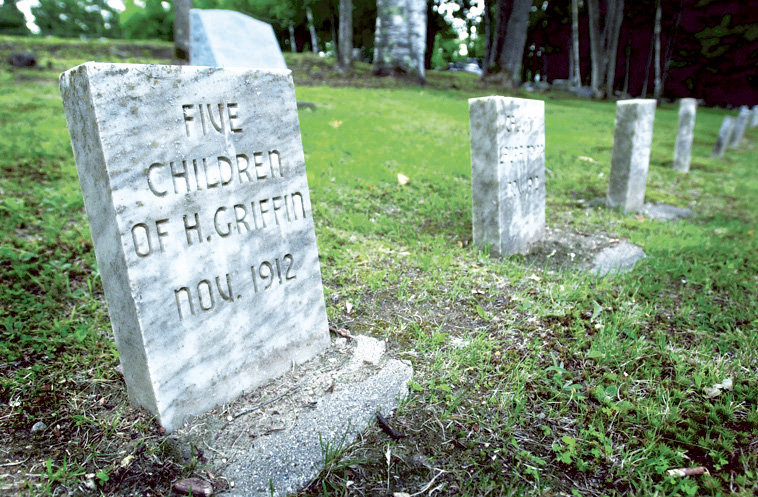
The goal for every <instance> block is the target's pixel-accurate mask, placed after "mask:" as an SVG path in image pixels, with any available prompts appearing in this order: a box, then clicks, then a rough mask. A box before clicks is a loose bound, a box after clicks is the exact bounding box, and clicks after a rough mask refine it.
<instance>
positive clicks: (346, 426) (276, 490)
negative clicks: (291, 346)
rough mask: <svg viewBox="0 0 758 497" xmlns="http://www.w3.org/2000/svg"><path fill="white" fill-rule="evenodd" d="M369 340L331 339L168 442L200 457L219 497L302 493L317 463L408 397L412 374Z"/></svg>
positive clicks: (319, 467) (320, 465)
mask: <svg viewBox="0 0 758 497" xmlns="http://www.w3.org/2000/svg"><path fill="white" fill-rule="evenodd" d="M384 349H385V344H384V342H381V341H379V340H376V339H374V338H370V337H365V336H357V337H355V338H354V339H352V340H347V339H345V338H341V337H333V338H332V344H331V346H330V347H329V348H328V349H327V351H326V352H325V353H323V354H322V355H321V356H319V357H317V358H316V359H314V360H312V361H310V362H308V363H306V364H304V365H302V366H298V367H297V368H295V369H293V370H292V371H291V372H290V373H288V374H287V375H285V376H284V377H282V378H279V379H278V380H276V381H274V382H271V383H270V384H267V385H265V386H263V387H261V388H259V389H257V390H256V391H254V392H251V393H250V394H248V395H245V396H243V397H242V398H240V399H238V400H237V401H235V402H234V403H232V404H228V405H225V406H222V407H221V408H219V409H217V410H215V411H214V412H211V413H207V414H205V415H203V416H198V417H197V418H195V419H193V420H191V421H190V422H188V423H186V424H185V425H184V426H182V427H181V428H179V429H177V430H176V432H175V433H173V434H172V435H171V439H172V443H173V446H174V448H175V449H176V450H178V451H180V452H182V453H190V454H191V453H192V451H193V450H194V451H197V449H198V448H199V449H203V454H204V457H205V458H207V459H208V461H207V464H209V466H210V467H209V470H208V471H210V473H211V474H213V475H215V476H216V477H217V478H218V477H219V476H221V477H223V478H224V479H226V482H227V484H228V486H226V489H225V492H224V495H227V496H239V497H242V496H245V497H250V496H271V495H274V496H279V495H288V494H291V493H294V492H297V491H299V490H300V489H302V488H303V487H305V486H307V485H308V484H309V483H310V482H311V481H312V480H313V478H315V477H316V476H317V475H318V474H319V472H320V471H321V470H322V469H323V467H324V462H325V459H328V458H329V457H331V456H332V455H333V454H335V453H337V451H339V450H340V449H341V448H343V447H345V446H347V445H349V444H350V443H352V442H353V441H354V440H355V438H356V436H357V435H358V433H359V432H360V431H362V430H363V429H365V428H366V426H368V424H369V423H375V422H376V418H375V412H376V411H381V412H382V414H383V415H385V416H389V415H391V413H392V412H393V411H394V410H395V409H396V408H397V407H398V405H399V403H400V401H401V400H402V398H404V397H405V396H406V395H407V393H408V382H409V381H410V380H411V378H412V376H413V369H412V368H411V366H410V365H409V364H408V363H406V362H404V361H399V360H395V359H388V358H387V357H386V355H385V354H384Z"/></svg>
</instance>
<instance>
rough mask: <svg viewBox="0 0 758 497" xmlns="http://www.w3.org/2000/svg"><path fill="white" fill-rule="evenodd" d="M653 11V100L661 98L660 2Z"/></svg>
mask: <svg viewBox="0 0 758 497" xmlns="http://www.w3.org/2000/svg"><path fill="white" fill-rule="evenodd" d="M656 4H657V6H656V9H655V27H654V28H653V36H654V37H655V80H654V81H653V98H654V99H656V100H658V99H659V98H661V0H658V1H657V2H656Z"/></svg>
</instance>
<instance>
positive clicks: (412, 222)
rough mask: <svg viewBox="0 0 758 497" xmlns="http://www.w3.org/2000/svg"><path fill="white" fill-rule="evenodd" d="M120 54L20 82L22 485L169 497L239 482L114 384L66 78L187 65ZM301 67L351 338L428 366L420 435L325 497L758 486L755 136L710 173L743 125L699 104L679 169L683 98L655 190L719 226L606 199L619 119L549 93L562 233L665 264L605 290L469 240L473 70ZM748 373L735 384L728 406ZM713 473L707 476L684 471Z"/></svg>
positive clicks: (1, 328) (324, 482) (657, 160)
mask: <svg viewBox="0 0 758 497" xmlns="http://www.w3.org/2000/svg"><path fill="white" fill-rule="evenodd" d="M16 43H18V39H14V38H8V37H5V38H0V49H1V50H10V49H13V47H14V46H16V45H15V44H16ZM24 43H31V42H28V41H24ZM8 47H10V48H8ZM51 47H62V48H55V50H54V49H53V48H51ZM114 47H120V45H118V44H111V43H102V42H93V43H83V42H63V41H60V40H39V41H35V42H34V43H31V44H30V45H28V46H27V48H28V49H31V50H33V51H35V53H37V55H38V58H41V59H42V60H43V61H45V62H43V64H42V65H43V68H42V69H25V70H14V71H10V70H7V71H4V72H3V73H2V74H0V127H1V128H2V136H3V139H2V140H0V167H1V168H2V177H1V178H0V195H1V197H0V198H1V200H0V211H2V215H1V216H0V234H1V235H2V236H1V237H0V241H1V245H0V281H1V282H2V285H0V372H1V373H2V376H0V400H1V401H2V402H1V403H0V493H3V494H18V495H66V494H77V493H81V494H85V495H99V494H108V495H110V494H120V495H169V494H170V486H171V483H172V482H175V481H176V480H177V479H179V478H182V477H188V476H193V475H194V476H202V477H205V478H206V479H209V480H211V481H213V482H214V483H216V485H217V488H221V487H222V480H223V478H222V476H223V475H213V474H212V473H209V471H211V470H212V468H208V467H206V466H204V464H203V453H202V450H201V449H200V448H198V449H197V452H196V453H195V454H193V455H192V456H191V457H190V458H189V459H188V458H186V457H184V456H183V455H182V454H178V453H176V452H175V451H174V450H172V444H171V438H170V437H167V436H165V434H163V433H162V431H161V430H160V428H159V427H158V426H156V425H155V424H154V423H153V422H152V420H151V419H150V418H149V417H148V416H147V415H146V414H145V413H143V412H142V411H139V410H135V409H133V408H131V407H130V406H129V405H128V402H127V398H126V393H125V387H124V384H123V381H122V379H121V377H120V376H119V374H118V372H117V371H116V370H115V368H116V366H117V364H118V353H117V351H116V348H115V345H114V343H113V339H112V332H111V331H110V325H109V322H108V317H107V312H106V308H105V304H104V301H103V296H102V288H101V282H100V279H99V275H98V272H97V266H96V263H95V259H94V253H93V250H92V245H91V241H90V235H89V229H88V226H87V222H86V218H85V215H84V211H83V205H82V200H81V195H80V193H79V186H78V181H77V177H76V172H75V171H76V169H75V165H74V162H73V156H72V153H71V148H70V145H69V143H68V133H67V131H66V128H65V120H64V117H63V112H62V105H61V102H60V97H59V93H58V90H57V86H56V84H55V78H56V77H57V73H59V72H61V71H63V70H65V69H67V68H69V67H71V66H73V65H74V64H76V63H79V62H82V61H84V60H90V59H97V60H114V61H136V60H139V61H143V62H160V61H165V60H164V59H162V58H160V57H157V58H149V57H148V56H151V57H152V56H154V54H156V53H157V54H161V53H166V51H165V50H164V51H161V50H158V49H161V48H162V49H166V48H167V47H168V45H165V44H164V45H161V44H148V45H144V46H143V45H140V46H139V47H137V48H134V47H132V48H124V47H122V48H114ZM146 47H147V48H146ZM56 50H57V51H56ZM156 50H157V51H156ZM167 53H169V54H170V50H168V52H167ZM151 54H152V55H151ZM164 56H165V55H164ZM287 61H288V64H289V65H290V67H292V68H293V70H294V75H295V80H296V92H297V96H298V100H303V101H310V102H314V103H315V104H316V108H315V109H308V108H305V109H303V110H301V111H300V123H301V130H302V134H303V145H304V149H305V154H306V164H307V168H308V179H309V183H310V187H311V197H312V201H313V204H314V219H315V220H316V233H317V236H318V244H319V251H320V257H321V262H322V273H323V279H324V285H325V292H326V302H327V307H328V309H327V310H328V315H329V320H330V324H333V325H336V326H338V327H343V328H349V329H350V330H351V331H352V332H353V333H365V334H370V335H373V336H376V337H379V338H383V339H385V340H387V342H388V344H389V347H390V350H391V353H392V354H393V355H395V356H397V357H400V358H403V359H407V360H409V361H411V362H412V363H413V367H414V370H415V377H414V381H413V383H412V385H411V396H410V397H409V398H408V399H407V401H406V402H405V403H404V404H403V406H402V407H401V408H400V410H399V411H398V412H397V413H396V415H395V416H394V418H393V419H392V422H393V423H394V424H397V425H398V426H399V427H401V428H402V431H403V432H404V433H406V434H407V435H408V437H407V438H404V439H401V440H398V441H393V440H390V439H389V438H388V437H387V436H386V435H384V434H383V433H382V432H381V431H380V430H379V429H378V428H370V429H369V430H367V432H366V433H364V436H363V437H362V441H361V442H360V443H356V444H353V445H351V446H348V447H341V448H340V449H339V451H335V450H334V448H333V447H327V448H326V449H325V450H327V449H328V451H329V454H330V461H332V462H331V463H330V464H329V465H328V467H327V468H326V469H325V471H324V473H323V474H322V476H321V477H320V479H319V480H318V481H316V482H314V484H313V485H312V487H311V488H309V489H307V490H305V491H304V492H303V493H304V494H329V495H331V494H334V495H348V494H353V493H356V494H363V495H365V494H371V495H373V494H381V495H387V493H388V492H389V493H392V492H407V493H409V494H414V493H417V492H421V491H422V490H423V491H424V492H425V493H426V494H429V493H434V494H435V495H440V494H442V495H458V494H463V495H522V494H530V495H654V494H658V495H696V494H697V495H728V494H736V495H753V494H754V493H755V492H756V490H758V483H756V482H757V481H758V453H757V452H756V451H757V450H758V388H756V384H757V383H756V381H757V380H758V378H757V376H758V276H756V275H758V258H757V257H756V253H758V239H757V238H756V234H755V227H756V225H758V222H757V221H758V207H756V205H755V202H754V199H755V198H758V180H756V178H755V163H756V140H757V139H758V132H756V130H755V129H751V130H749V132H748V144H747V145H745V146H743V147H741V148H739V149H731V150H730V151H729V152H728V153H727V155H726V156H725V157H724V158H723V159H720V160H717V159H711V158H710V157H709V156H710V151H711V146H712V144H713V143H714V141H715V138H716V133H717V132H718V128H719V125H720V121H721V119H722V117H723V115H724V114H725V111H723V110H718V109H708V108H701V109H699V110H698V116H697V124H696V129H695V137H696V138H695V143H694V150H693V163H692V170H691V172H690V173H689V174H687V175H682V174H679V173H676V172H675V171H673V170H672V169H671V163H672V151H673V145H674V138H675V130H676V121H677V108H676V106H674V105H672V104H663V105H662V106H661V107H660V108H659V109H658V111H657V112H656V123H655V135H654V140H653V148H652V155H651V164H650V174H649V177H648V184H647V199H648V201H657V202H666V203H669V204H673V205H676V206H679V207H690V208H692V209H694V210H695V211H696V212H697V215H696V216H695V217H694V218H692V219H689V220H686V221H679V222H658V221H653V220H650V219H648V218H645V217H643V216H635V215H627V216H625V215H621V214H619V213H616V212H613V211H608V210H605V209H599V208H588V207H587V203H588V202H589V201H590V200H591V199H593V198H595V197H598V196H602V195H603V194H604V192H605V190H606V188H607V181H608V171H609V169H610V166H609V164H610V154H611V149H612V144H613V120H614V104H613V103H612V102H587V101H579V100H573V99H571V98H568V97H567V96H562V95H553V94H540V95H534V94H531V95H528V96H530V97H533V98H542V99H546V140H547V146H546V153H547V156H546V162H547V168H548V169H549V171H550V172H549V173H548V176H547V193H548V195H547V218H548V224H549V225H550V226H551V227H554V228H563V229H572V230H576V231H582V232H595V231H597V232H602V233H605V234H607V235H609V236H612V237H618V238H624V239H628V240H629V241H631V242H633V243H636V244H638V245H640V246H642V247H643V248H644V250H645V252H646V253H647V255H648V258H647V259H645V260H644V261H642V262H640V263H639V264H638V265H637V267H636V268H635V270H634V271H633V272H632V273H629V274H623V275H615V276H611V277H606V278H598V277H594V276H591V275H588V274H583V273H574V272H571V271H565V270H564V271H557V272H551V271H543V270H542V268H540V267H529V266H526V265H525V264H524V263H523V258H521V257H519V256H514V257H512V258H509V259H503V260H497V259H492V258H490V257H488V256H487V255H486V254H484V253H481V252H479V251H477V250H476V249H474V248H472V247H470V246H469V245H468V240H470V237H471V178H470V165H469V137H468V107H467V100H468V98H471V97H475V96H483V95H488V94H493V93H497V92H498V91H497V89H496V88H494V87H487V86H485V85H483V84H481V83H479V82H478V80H476V79H475V78H474V77H471V76H469V75H464V74H447V73H445V74H437V73H431V74H430V75H429V80H430V81H429V84H428V85H426V86H424V87H418V86H413V85H408V84H406V82H403V81H401V80H393V79H381V80H378V79H373V78H372V77H370V74H369V73H370V69H369V67H368V66H365V65H360V66H359V67H358V70H357V75H356V76H355V77H353V78H351V79H348V80H345V79H342V78H339V77H338V76H337V75H336V73H335V72H334V71H333V68H332V67H331V65H330V63H329V62H328V61H324V60H322V59H318V58H315V57H312V56H310V55H300V56H290V55H288V56H287ZM4 69H7V68H5V67H4ZM520 96H527V95H525V94H524V95H520ZM398 173H401V174H404V175H405V176H407V177H409V178H410V182H409V183H408V184H407V185H400V184H398V181H397V174H398ZM348 303H349V304H350V305H349V306H348ZM727 379H731V381H732V388H731V389H729V388H722V389H720V390H719V389H714V386H716V385H723V384H724V382H725V380H727ZM40 422H41V423H42V424H37V423H40ZM35 425H36V426H37V428H38V429H36V430H35V431H32V427H33V426H35ZM691 466H705V467H706V468H707V469H708V472H709V474H708V475H704V476H698V477H688V478H681V477H673V476H668V475H667V471H668V470H670V469H675V468H683V467H691Z"/></svg>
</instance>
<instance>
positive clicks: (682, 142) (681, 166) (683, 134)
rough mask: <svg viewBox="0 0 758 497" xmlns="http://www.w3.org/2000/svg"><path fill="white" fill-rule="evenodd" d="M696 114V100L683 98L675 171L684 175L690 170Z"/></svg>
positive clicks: (677, 136)
mask: <svg viewBox="0 0 758 497" xmlns="http://www.w3.org/2000/svg"><path fill="white" fill-rule="evenodd" d="M696 112H697V100H696V99H694V98H683V99H681V100H680V101H679V130H678V132H677V134H676V145H675V146H674V169H676V170H677V171H681V172H683V173H686V172H688V171H689V170H690V159H691V156H692V140H693V138H694V137H695V113H696Z"/></svg>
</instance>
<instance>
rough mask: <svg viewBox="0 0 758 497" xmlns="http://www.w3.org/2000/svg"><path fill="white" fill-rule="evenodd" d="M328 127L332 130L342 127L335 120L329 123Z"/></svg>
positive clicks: (339, 122) (340, 123)
mask: <svg viewBox="0 0 758 497" xmlns="http://www.w3.org/2000/svg"><path fill="white" fill-rule="evenodd" d="M329 126H331V127H332V128H334V129H337V128H339V127H340V126H342V121H336V120H335V121H331V122H330V123H329Z"/></svg>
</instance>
